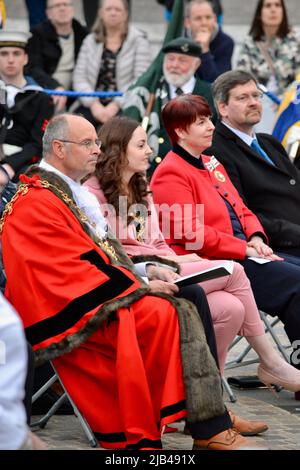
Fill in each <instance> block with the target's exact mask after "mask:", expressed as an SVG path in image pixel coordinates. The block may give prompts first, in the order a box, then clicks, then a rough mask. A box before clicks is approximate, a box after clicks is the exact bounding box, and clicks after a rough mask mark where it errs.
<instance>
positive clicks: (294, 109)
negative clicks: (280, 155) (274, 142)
mask: <svg viewBox="0 0 300 470" xmlns="http://www.w3.org/2000/svg"><path fill="white" fill-rule="evenodd" d="M294 127H300V73H299V74H298V75H297V76H296V80H295V81H294V82H293V83H292V84H291V85H290V86H289V87H288V89H287V90H286V92H285V94H284V95H283V99H282V101H281V104H280V106H279V108H278V111H277V115H276V121H275V126H274V129H273V136H274V137H276V139H278V140H279V141H280V142H281V143H282V145H283V146H284V147H285V149H287V147H288V145H287V141H288V138H289V135H290V133H291V131H292V129H293V128H294Z"/></svg>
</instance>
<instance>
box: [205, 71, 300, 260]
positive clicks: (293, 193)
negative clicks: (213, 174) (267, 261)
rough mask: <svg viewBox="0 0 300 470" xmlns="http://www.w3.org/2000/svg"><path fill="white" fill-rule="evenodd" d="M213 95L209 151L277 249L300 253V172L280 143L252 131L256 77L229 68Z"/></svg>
mask: <svg viewBox="0 0 300 470" xmlns="http://www.w3.org/2000/svg"><path fill="white" fill-rule="evenodd" d="M213 96H214V100H215V103H216V107H217V111H218V114H219V121H218V122H217V124H216V128H215V131H214V136H213V143H212V146H211V147H210V148H209V149H207V150H206V151H205V153H207V154H210V155H215V157H216V158H217V159H218V160H219V161H220V162H221V163H222V164H223V165H224V166H225V168H226V170H227V172H228V173H229V175H230V178H231V181H232V182H233V183H234V185H235V187H236V188H237V189H238V191H239V193H240V195H241V196H242V197H243V199H244V201H245V203H246V204H247V206H248V207H249V208H250V209H251V210H252V211H253V212H254V213H255V214H256V215H257V216H258V217H259V219H260V221H261V223H262V225H263V227H264V229H265V231H266V233H267V235H268V237H269V239H270V244H271V246H272V247H273V248H274V250H277V251H280V252H283V253H288V254H292V255H296V256H300V171H299V170H298V169H297V168H296V167H295V166H294V165H293V163H291V161H290V160H289V158H288V155H287V153H286V151H285V150H284V148H283V147H282V145H281V144H280V143H279V141H277V140H276V139H275V138H274V137H272V136H271V135H269V134H263V133H258V134H255V132H254V130H253V127H254V126H255V124H257V123H258V122H259V121H260V119H261V113H262V104H261V93H260V91H259V89H258V87H257V82H256V80H255V78H254V77H253V76H252V75H251V74H249V73H248V72H244V71H241V70H235V71H230V72H226V73H224V74H222V75H221V76H220V77H218V79H217V80H216V81H215V83H214V87H213Z"/></svg>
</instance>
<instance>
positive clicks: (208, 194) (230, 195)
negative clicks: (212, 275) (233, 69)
mask: <svg viewBox="0 0 300 470" xmlns="http://www.w3.org/2000/svg"><path fill="white" fill-rule="evenodd" d="M210 115H211V111H210V109H209V106H208V104H207V102H206V101H205V100H204V99H203V98H202V97H200V96H195V95H188V94H187V95H181V96H180V97H177V98H175V99H173V100H171V101H169V102H168V103H167V104H166V106H165V107H164V109H163V112H162V118H163V122H164V125H165V129H166V131H167V133H168V135H169V138H170V140H171V142H172V145H173V150H172V151H170V152H169V153H168V154H167V156H166V157H165V159H164V161H163V162H162V163H161V164H160V165H159V167H158V168H157V169H156V171H155V173H154V175H153V179H152V184H151V189H152V191H153V196H154V200H155V202H156V203H157V204H158V205H164V206H161V209H162V211H161V214H160V220H164V221H166V220H168V222H169V224H168V226H169V227H170V235H169V236H168V238H167V242H168V243H169V245H170V246H171V247H172V248H173V249H174V251H175V252H176V253H177V254H178V255H182V254H188V253H190V252H191V248H190V247H189V246H188V245H191V244H194V247H193V252H196V253H197V254H198V255H200V256H204V257H206V258H209V259H218V258H221V259H235V260H238V261H239V262H240V263H241V264H242V266H243V267H244V269H245V272H246V274H247V276H248V278H249V279H250V282H251V286H252V289H253V293H254V297H255V300H256V303H257V305H258V307H259V308H260V309H262V310H264V311H265V312H267V313H269V314H271V315H277V316H278V317H279V318H280V319H281V320H282V322H283V323H284V326H285V330H286V332H287V335H288V337H289V339H290V341H291V343H292V342H293V341H295V340H297V339H299V337H300V312H299V304H300V260H299V259H298V258H294V257H288V256H286V255H285V260H282V258H280V257H279V256H277V255H275V254H274V253H273V251H272V249H271V248H270V247H269V246H268V245H267V238H266V235H265V233H264V230H263V228H262V226H261V224H260V222H259V221H258V219H257V217H256V216H255V215H254V214H253V213H252V212H251V211H250V210H249V209H248V208H247V207H246V205H245V204H244V203H243V201H242V199H241V198H240V196H239V194H238V192H237V190H236V189H235V187H234V186H233V184H232V183H231V181H230V179H229V176H228V175H227V173H226V171H225V169H224V167H223V166H222V165H221V164H220V163H219V162H218V161H217V160H216V158H215V157H213V156H212V157H208V156H205V155H203V151H204V150H205V149H206V148H207V147H210V145H211V140H212V134H213V130H214V126H213V124H212V122H211V120H210ZM174 204H177V205H178V206H179V207H181V211H177V214H176V220H175V218H174V214H173V213H172V211H170V210H166V208H168V207H169V206H172V205H174ZM199 205H202V207H203V208H204V210H203V211H202V217H200V216H199V213H198V212H197V207H198V206H199ZM202 232H203V233H204V236H203V243H202V245H201V244H200V243H198V239H199V233H202ZM197 244H198V247H197ZM249 257H255V258H256V260H252V259H249ZM257 258H258V259H257ZM266 261H267V262H266ZM261 262H263V263H264V264H260V263H261ZM263 338H264V336H263V335H262V336H256V337H253V338H251V340H250V339H249V338H247V339H248V341H249V342H250V344H251V345H252V347H253V348H254V349H256V351H257V346H258V345H261V341H264V340H263ZM266 344H267V343H266ZM262 349H263V348H262ZM273 354H274V356H273V360H272V359H271V358H272V352H271V351H270V352H269V353H268V354H267V351H266V352H262V350H261V351H260V352H259V356H260V360H261V365H260V366H259V368H258V374H259V377H260V379H261V380H262V381H263V382H265V383H267V384H270V383H276V384H280V385H282V386H284V387H285V388H287V389H289V390H296V389H297V388H298V389H300V372H299V371H297V370H296V369H294V368H293V367H291V366H290V365H288V364H287V363H285V362H284V361H283V360H282V359H281V358H279V357H278V356H277V354H276V353H275V351H274V352H273Z"/></svg>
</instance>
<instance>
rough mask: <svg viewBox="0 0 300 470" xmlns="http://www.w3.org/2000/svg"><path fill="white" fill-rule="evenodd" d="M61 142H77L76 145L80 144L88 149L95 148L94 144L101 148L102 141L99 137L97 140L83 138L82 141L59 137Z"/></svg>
mask: <svg viewBox="0 0 300 470" xmlns="http://www.w3.org/2000/svg"><path fill="white" fill-rule="evenodd" d="M57 140H59V141H60V142H65V143H66V144H75V145H80V146H81V147H85V148H86V149H87V150H91V149H92V148H93V145H97V147H98V148H99V149H100V148H101V145H102V142H101V140H99V139H96V140H91V139H86V140H83V141H82V142H74V140H63V139H57Z"/></svg>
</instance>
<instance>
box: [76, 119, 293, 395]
mask: <svg viewBox="0 0 300 470" xmlns="http://www.w3.org/2000/svg"><path fill="white" fill-rule="evenodd" d="M99 138H100V139H101V142H102V152H101V155H100V156H99V161H98V164H97V169H96V173H95V175H94V176H93V177H91V178H90V179H89V180H88V181H87V182H86V183H85V184H86V185H87V186H88V188H89V190H90V191H91V192H93V193H94V194H95V195H96V196H97V198H98V201H99V202H100V204H101V205H102V209H103V212H104V213H106V216H107V218H108V221H109V223H110V225H111V227H112V228H113V229H114V230H115V231H116V234H117V237H118V238H119V239H120V240H121V242H122V244H123V246H124V248H125V249H126V251H127V253H128V254H129V255H131V256H139V255H152V256H153V255H157V256H160V257H162V258H167V259H171V260H173V261H176V262H178V263H179V264H180V267H181V271H182V274H183V275H186V274H190V273H193V272H198V271H201V270H204V269H207V268H209V267H212V266H213V265H217V264H219V263H220V261H208V260H203V259H202V260H201V258H199V256H197V255H196V254H194V253H189V254H187V255H179V256H178V255H176V253H175V251H174V250H172V249H171V248H170V247H169V246H168V245H167V244H166V242H165V239H164V237H163V235H162V233H161V231H160V229H159V223H158V218H157V213H156V210H155V207H154V204H153V201H152V198H151V195H150V193H149V191H148V188H147V181H146V179H145V176H144V173H145V171H146V169H147V167H148V164H149V161H148V160H149V156H150V154H151V149H150V148H149V146H148V143H147V136H146V133H145V131H144V130H143V129H142V128H141V126H140V125H139V124H138V123H137V122H136V121H133V120H131V119H128V118H114V119H111V120H110V121H108V122H107V123H106V124H105V125H103V126H102V128H101V130H100V131H99ZM125 198H127V199H125ZM124 202H125V203H126V204H125V209H126V210H125V211H123V209H124ZM128 208H129V209H128ZM201 287H203V289H204V290H205V292H206V294H207V300H208V303H209V306H210V310H211V313H212V318H213V322H214V329H215V334H216V340H217V349H218V359H219V365H220V369H221V371H223V369H224V363H225V359H226V354H227V350H228V347H229V345H230V343H231V341H232V340H233V339H234V337H235V336H236V334H242V335H244V336H246V338H247V340H248V341H249V343H250V344H251V345H252V346H253V347H254V348H255V349H256V350H257V353H258V354H259V355H260V356H267V357H268V358H269V361H270V362H274V361H275V359H276V358H277V354H276V353H275V352H274V351H273V349H272V347H271V346H270V344H269V343H268V341H267V339H266V336H265V334H264V330H263V327H262V322H261V320H260V317H259V314H258V311H257V307H256V304H255V300H254V298H253V294H252V291H251V288H250V284H249V281H248V279H247V277H246V275H245V273H244V270H243V268H242V266H240V265H239V264H238V263H234V269H233V274H232V275H230V276H227V277H222V278H219V279H214V280H211V281H206V282H204V283H201ZM299 377H300V373H299ZM298 383H299V384H300V380H299V382H298ZM299 388H300V385H299Z"/></svg>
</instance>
